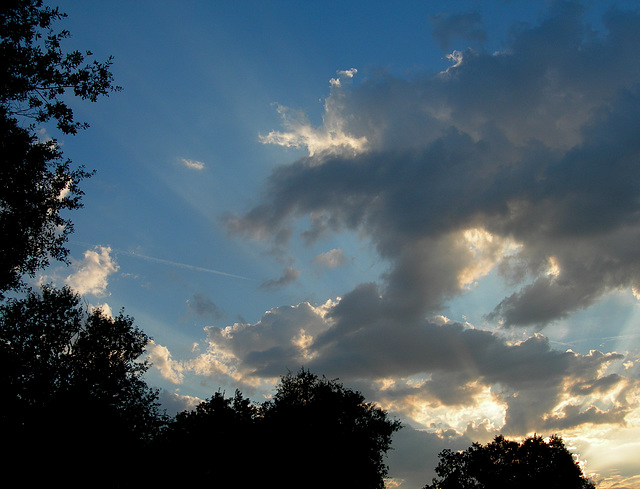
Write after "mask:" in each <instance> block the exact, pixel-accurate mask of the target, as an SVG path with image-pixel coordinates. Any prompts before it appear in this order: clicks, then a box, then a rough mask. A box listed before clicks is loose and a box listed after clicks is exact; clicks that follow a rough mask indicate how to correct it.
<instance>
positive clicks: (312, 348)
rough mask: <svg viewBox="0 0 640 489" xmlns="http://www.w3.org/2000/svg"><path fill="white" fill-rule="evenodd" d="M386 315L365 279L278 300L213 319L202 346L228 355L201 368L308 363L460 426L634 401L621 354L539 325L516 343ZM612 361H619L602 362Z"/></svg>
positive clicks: (617, 414)
mask: <svg viewBox="0 0 640 489" xmlns="http://www.w3.org/2000/svg"><path fill="white" fill-rule="evenodd" d="M355 295H358V297H355ZM376 297H377V298H376ZM376 303H377V304H376ZM356 316H357V317H356ZM392 317H393V309H392V308H388V307H387V305H386V304H385V303H384V300H382V299H380V298H379V296H378V295H377V294H376V289H375V287H374V286H370V287H367V288H363V289H362V290H358V291H357V292H351V293H350V295H349V296H345V297H344V298H342V299H339V300H336V301H328V302H327V303H325V304H323V305H321V306H313V305H311V304H309V303H301V304H298V305H297V306H282V307H278V308H274V309H272V310H270V311H268V312H267V313H266V314H265V315H264V316H263V317H262V318H261V319H260V320H259V321H258V322H256V323H254V324H249V323H236V324H235V325H233V326H229V327H226V328H217V327H213V326H212V327H209V328H207V329H206V331H207V335H208V348H207V352H206V353H204V354H203V355H202V356H201V358H216V359H224V361H222V362H218V363H217V365H218V367H217V368H214V366H213V363H209V367H208V369H207V370H205V372H206V374H207V375H212V374H214V373H215V375H218V376H220V375H223V374H224V375H229V374H231V373H232V374H233V376H234V378H235V379H236V380H237V381H240V382H244V383H246V384H248V385H252V384H253V385H255V384H257V383H260V382H262V381H268V380H269V379H273V378H276V377H278V376H279V375H281V373H282V372H283V371H286V370H287V369H288V370H295V369H297V368H299V367H300V366H305V367H306V368H309V369H311V370H312V371H315V372H320V373H322V374H325V375H327V376H329V377H340V378H341V379H342V380H343V381H347V382H349V383H350V385H356V386H357V388H358V389H359V390H361V391H362V392H364V393H365V395H366V397H367V398H368V399H371V400H373V401H375V402H379V403H380V404H381V405H382V406H384V407H385V408H387V409H390V410H391V411H392V412H394V413H396V414H400V415H402V416H403V418H405V419H410V420H412V422H414V423H416V424H417V425H420V426H422V427H423V428H425V429H430V430H432V431H433V432H441V431H442V430H451V429H453V430H455V432H456V433H458V434H459V435H462V434H464V433H465V432H466V431H468V430H469V429H472V430H474V431H477V430H479V429H480V428H479V427H480V426H482V427H483V428H482V429H484V430H485V431H487V433H497V432H498V431H501V432H503V433H505V434H513V435H521V434H525V433H529V432H531V431H535V430H536V429H538V430H542V429H549V430H556V429H559V428H575V427H578V426H583V425H592V424H594V423H595V424H620V423H623V422H624V419H625V417H626V415H627V414H629V413H630V412H632V411H633V410H634V409H638V407H639V406H640V404H639V401H640V397H639V396H638V389H637V387H638V386H637V381H636V380H634V379H631V378H630V377H628V376H625V375H624V371H623V366H622V362H623V360H624V356H623V355H620V354H616V353H601V352H598V351H593V352H591V353H589V354H586V355H581V354H577V353H574V352H570V351H567V352H561V351H557V350H554V349H552V348H551V346H550V344H549V341H548V339H547V338H546V337H544V336H542V335H540V334H536V335H534V336H532V337H530V338H527V339H526V340H524V341H520V342H516V343H511V342H509V341H507V340H506V339H505V338H502V337H501V336H500V335H498V334H497V333H492V332H489V331H483V330H478V329H474V328H470V327H468V326H465V325H462V324H459V323H455V322H442V321H437V322H435V321H434V322H431V321H424V320H417V321H414V322H406V323H404V324H396V325H395V327H393V328H390V327H389V326H388V325H389V322H390V319H391V318H392ZM612 366H616V367H615V368H617V369H618V370H620V371H621V372H618V373H615V374H609V373H607V370H608V369H610V368H611V367H612ZM229 369H230V370H229ZM596 394H598V395H596ZM469 423H473V424H474V425H473V427H472V428H470V426H469Z"/></svg>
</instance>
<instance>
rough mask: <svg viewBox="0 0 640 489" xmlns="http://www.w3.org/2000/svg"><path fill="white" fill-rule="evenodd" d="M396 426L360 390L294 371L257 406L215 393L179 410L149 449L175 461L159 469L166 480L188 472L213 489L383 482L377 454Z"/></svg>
mask: <svg viewBox="0 0 640 489" xmlns="http://www.w3.org/2000/svg"><path fill="white" fill-rule="evenodd" d="M399 428H400V423H399V422H397V421H391V420H389V419H388V418H387V414H386V412H385V411H383V410H382V409H380V408H378V407H376V406H374V405H373V404H371V403H367V402H365V399H364V397H363V396H362V394H360V393H359V392H356V391H353V390H351V389H348V388H345V387H344V386H343V385H342V384H340V383H338V382H337V381H330V380H327V379H325V378H324V377H323V378H320V377H318V376H317V375H315V374H312V373H310V372H308V371H306V370H301V371H300V372H298V373H297V374H296V375H292V374H287V375H286V376H284V377H282V378H281V380H280V383H279V385H278V386H277V388H276V393H275V395H274V397H273V399H272V400H270V401H266V402H263V403H262V404H253V403H251V402H250V401H249V400H248V399H246V398H244V397H243V396H242V395H241V394H240V393H239V392H237V391H236V394H235V396H234V397H233V398H225V397H224V394H223V393H221V392H217V393H216V394H215V395H214V396H213V397H212V398H211V399H209V400H207V401H205V402H203V403H201V404H200V405H199V406H198V407H197V408H196V409H195V410H194V411H191V412H183V413H180V414H178V415H177V416H176V418H175V420H174V421H173V422H172V423H170V424H169V426H168V428H167V430H166V432H165V433H164V434H163V435H162V436H161V437H160V438H159V443H157V444H156V447H155V452H156V453H161V454H163V455H164V456H167V457H169V458H170V459H171V460H173V461H175V462H176V463H175V464H174V465H172V467H171V468H168V469H165V470H163V471H162V474H159V477H161V480H160V481H164V482H167V481H170V482H169V483H174V482H179V481H181V480H184V479H185V477H186V476H187V474H188V475H189V480H190V482H192V483H207V484H211V483H212V481H214V482H213V483H215V484H216V485H219V486H220V487H254V486H262V485H264V484H265V481H267V480H269V481H271V482H273V483H274V484H276V485H277V486H278V487H280V488H299V487H305V488H320V487H323V488H327V487H332V488H363V489H366V488H383V487H384V478H385V477H386V475H387V467H386V465H385V464H384V459H383V457H384V454H385V453H386V451H387V450H389V448H390V446H391V435H392V434H393V433H394V432H395V431H396V430H398V429H399ZM186 447H188V448H189V450H188V451H186Z"/></svg>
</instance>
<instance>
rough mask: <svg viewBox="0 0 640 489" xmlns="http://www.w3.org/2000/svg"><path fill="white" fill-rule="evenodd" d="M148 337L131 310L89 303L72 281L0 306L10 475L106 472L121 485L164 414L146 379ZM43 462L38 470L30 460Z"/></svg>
mask: <svg viewBox="0 0 640 489" xmlns="http://www.w3.org/2000/svg"><path fill="white" fill-rule="evenodd" d="M148 341H149V338H148V337H147V336H146V335H145V334H144V333H143V332H142V331H140V330H139V329H138V328H136V327H135V326H134V325H133V320H132V319H131V318H130V317H128V316H125V315H124V314H122V313H121V314H120V315H118V316H117V317H116V318H110V317H107V316H105V315H104V314H103V313H102V312H101V311H100V310H95V311H93V312H91V313H89V312H87V311H86V310H85V308H84V307H83V306H82V305H81V304H80V300H79V298H78V296H77V295H76V294H74V293H73V292H72V291H71V290H69V289H68V288H64V289H62V290H56V289H53V288H49V287H45V288H43V290H42V294H36V293H34V292H29V294H28V296H27V297H26V298H24V299H20V300H17V299H12V300H9V301H7V303H6V304H4V305H2V306H1V307H0V389H1V391H2V393H3V396H4V399H3V403H2V404H1V405H0V423H1V429H2V433H3V442H4V443H5V444H6V446H9V447H11V451H10V452H9V454H7V455H5V456H4V458H3V463H5V464H6V466H5V468H4V473H5V476H7V474H13V475H19V476H20V480H21V483H22V485H24V486H25V487H31V486H32V485H34V484H35V483H37V482H41V481H42V480H49V481H57V480H59V481H62V480H64V481H65V483H66V485H67V487H69V486H73V487H77V486H78V485H79V483H80V482H82V481H84V482H82V483H86V480H84V478H85V477H88V476H89V475H91V477H96V475H99V477H100V478H101V481H102V482H104V483H105V484H106V483H107V482H108V485H109V486H111V487H119V486H120V482H119V481H122V480H123V475H124V474H126V471H128V468H127V467H128V465H129V464H130V463H131V462H132V461H133V460H135V459H136V457H139V456H140V453H139V452H140V450H142V449H143V448H144V447H146V446H147V445H148V443H149V441H150V440H151V438H152V437H153V436H154V435H155V434H156V433H157V431H158V429H159V428H160V426H161V425H162V423H163V421H164V419H163V416H162V415H161V414H160V412H159V410H158V402H157V397H158V396H157V392H156V391H154V390H152V389H150V388H149V387H148V386H147V384H146V383H145V382H144V380H143V379H142V375H143V374H144V372H145V371H146V370H147V368H148V365H147V363H146V362H144V361H140V358H141V356H142V354H143V353H144V348H145V345H146V344H147V342H148ZM29 467H37V468H38V470H29Z"/></svg>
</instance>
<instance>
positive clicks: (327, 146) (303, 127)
mask: <svg viewBox="0 0 640 489" xmlns="http://www.w3.org/2000/svg"><path fill="white" fill-rule="evenodd" d="M356 72H357V70H356V69H355V68H352V69H350V70H345V71H338V78H332V79H331V80H330V85H331V95H330V96H329V97H328V98H327V99H326V101H325V106H324V115H323V118H322V119H323V123H322V125H321V126H320V127H313V126H312V125H311V123H310V122H309V120H308V119H307V117H306V116H305V115H304V114H303V113H301V112H296V111H292V110H290V109H289V108H287V107H284V106H282V105H278V106H277V110H278V113H279V114H280V115H281V116H282V119H283V125H284V126H285V129H286V131H285V132H280V131H270V132H269V133H268V134H267V135H266V136H260V141H261V142H262V143H264V144H275V145H277V146H284V147H290V148H307V151H308V152H309V156H316V155H320V156H322V155H327V154H332V155H351V156H352V155H356V154H359V153H361V152H362V151H364V150H365V149H366V148H367V138H366V137H365V136H356V135H354V134H352V133H351V132H349V130H348V129H347V127H348V122H347V120H346V119H345V118H344V115H343V114H342V109H343V106H342V102H341V101H342V98H343V93H342V85H343V84H342V81H341V80H344V79H345V78H347V79H350V78H353V76H354V75H355V73H356ZM313 162H314V163H319V161H317V160H314V161H313Z"/></svg>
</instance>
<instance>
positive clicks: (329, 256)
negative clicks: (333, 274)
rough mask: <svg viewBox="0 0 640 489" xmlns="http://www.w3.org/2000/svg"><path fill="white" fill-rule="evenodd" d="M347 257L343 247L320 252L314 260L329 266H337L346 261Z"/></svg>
mask: <svg viewBox="0 0 640 489" xmlns="http://www.w3.org/2000/svg"><path fill="white" fill-rule="evenodd" d="M346 261H347V257H346V256H344V253H343V252H342V250H341V249H333V250H329V251H326V252H324V253H321V254H319V255H318V256H316V257H315V259H314V262H315V263H317V264H319V265H322V266H324V267H327V268H337V267H339V266H340V265H343V264H344V263H346Z"/></svg>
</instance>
